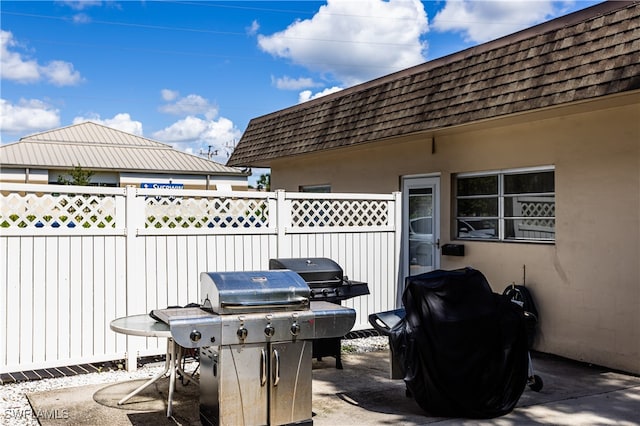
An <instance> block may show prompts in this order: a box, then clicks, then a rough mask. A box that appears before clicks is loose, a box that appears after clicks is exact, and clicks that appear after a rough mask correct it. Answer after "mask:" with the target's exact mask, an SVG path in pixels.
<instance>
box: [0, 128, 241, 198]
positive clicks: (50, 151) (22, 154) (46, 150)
mask: <svg viewBox="0 0 640 426" xmlns="http://www.w3.org/2000/svg"><path fill="white" fill-rule="evenodd" d="M78 166H79V167H81V168H82V170H86V171H91V172H94V175H93V176H92V178H91V183H92V184H94V185H100V186H120V187H124V186H128V185H133V186H137V187H153V186H154V185H159V186H165V187H174V188H184V189H220V190H232V189H233V190H246V189H247V187H248V186H247V179H248V175H249V174H248V173H246V172H243V171H242V170H240V169H237V168H234V167H227V166H225V165H222V164H220V163H216V162H215V161H210V160H207V159H205V158H201V157H198V156H196V155H191V154H187V153H186V152H181V151H178V150H176V149H173V148H172V147H171V146H169V145H167V144H164V143H160V142H156V141H153V140H151V139H147V138H144V137H141V136H136V135H133V134H130V133H126V132H122V131H120V130H116V129H112V128H109V127H105V126H102V125H100V124H96V123H92V122H85V123H81V124H74V125H72V126H68V127H62V128H59V129H54V130H49V131H47V132H42V133H37V134H35V135H31V136H26V137H23V138H21V139H20V140H19V141H18V142H15V143H11V144H7V145H2V146H0V168H1V170H0V182H13V183H40V184H42V183H44V184H47V183H49V184H55V183H57V182H58V176H60V175H66V174H67V172H68V171H69V170H71V169H73V168H75V167H78Z"/></svg>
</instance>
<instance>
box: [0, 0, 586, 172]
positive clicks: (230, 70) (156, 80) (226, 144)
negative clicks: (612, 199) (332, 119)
mask: <svg viewBox="0 0 640 426" xmlns="http://www.w3.org/2000/svg"><path fill="white" fill-rule="evenodd" d="M596 3H598V1H586V0H585V1H548V0H534V1H517V0H505V1H498V0H494V1H471V0H456V1H450V0H446V1H445V0H442V1H423V2H420V1H418V0H387V1H382V0H330V1H328V2H324V1H323V2H317V1H303V2H300V1H279V2H273V1H253V2H249V1H224V2H223V1H215V2H208V1H194V0H191V1H88V0H87V1H52V2H51V1H47V2H45V1H40V2H31V1H4V0H3V1H2V3H1V4H0V8H1V21H0V28H1V30H2V33H1V36H2V46H1V49H2V50H1V52H0V59H1V68H0V71H1V73H2V80H1V87H0V88H1V96H0V97H1V101H0V102H1V103H0V107H1V110H0V112H1V118H0V120H1V121H0V130H1V132H0V137H1V138H2V139H1V142H2V143H8V142H14V141H17V140H18V139H19V138H21V137H23V136H26V135H29V134H33V133H37V132H40V131H44V130H50V129H53V128H57V127H61V126H68V125H71V124H74V123H78V122H82V121H86V120H92V121H95V122H98V123H102V124H105V125H107V126H111V127H114V128H118V129H121V130H124V131H127V132H130V133H134V134H138V135H142V136H145V137H148V138H151V139H155V140H158V141H162V142H166V143H169V144H171V145H173V146H174V147H175V148H176V149H180V150H185V151H187V152H191V153H194V154H199V153H200V151H208V147H209V146H210V145H211V146H212V149H213V150H217V152H218V155H216V156H214V157H213V158H212V159H214V160H216V161H219V162H221V163H224V162H226V159H227V155H228V153H229V151H230V149H232V148H231V147H232V146H233V144H234V143H236V142H237V141H238V140H239V139H240V137H241V135H242V132H243V131H244V130H245V129H246V126H247V124H248V123H249V120H250V119H251V118H254V117H258V116H261V115H264V114H267V113H270V112H274V111H277V110H280V109H283V108H286V107H289V106H292V105H295V104H298V103H299V102H303V101H305V100H308V99H311V98H313V97H316V96H320V95H322V94H326V93H330V92H333V91H336V90H340V89H343V88H346V87H349V86H352V85H354V84H358V83H361V82H364V81H368V80H370V79H373V78H376V77H379V76H382V75H386V74H389V73H391V72H395V71H399V70H401V69H404V68H408V67H410V66H412V65H416V64H419V63H422V62H426V61H429V60H432V59H436V58H438V57H441V56H445V55H447V54H450V53H454V52H457V51H459V50H462V49H465V48H468V47H471V46H473V45H476V44H478V43H482V42H484V41H488V40H492V39H495V38H498V37H501V36H503V35H507V34H510V33H512V32H515V31H518V30H520V29H524V28H527V27H530V26H532V25H535V24H537V23H540V22H544V21H547V20H549V19H552V18H554V17H557V16H561V15H565V14H567V13H570V12H572V11H575V10H579V9H583V8H586V7H589V6H591V5H593V4H596Z"/></svg>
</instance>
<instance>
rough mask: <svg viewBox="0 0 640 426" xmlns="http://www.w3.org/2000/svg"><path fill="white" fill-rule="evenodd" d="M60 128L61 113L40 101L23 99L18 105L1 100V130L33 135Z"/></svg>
mask: <svg viewBox="0 0 640 426" xmlns="http://www.w3.org/2000/svg"><path fill="white" fill-rule="evenodd" d="M58 126H60V111H59V110H57V109H55V108H53V107H51V106H50V105H48V104H46V103H45V102H42V101H40V100H38V99H21V100H20V102H18V104H17V105H14V104H11V102H9V101H7V100H6V99H0V130H1V131H2V132H3V133H5V132H6V133H12V134H16V133H33V132H37V131H40V130H47V129H51V128H54V127H58Z"/></svg>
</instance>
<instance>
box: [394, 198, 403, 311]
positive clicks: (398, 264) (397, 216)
mask: <svg viewBox="0 0 640 426" xmlns="http://www.w3.org/2000/svg"><path fill="white" fill-rule="evenodd" d="M392 211H393V227H394V236H395V241H394V242H395V244H394V246H395V253H394V262H393V263H394V265H395V269H396V270H395V276H396V277H397V279H396V291H395V294H396V300H395V306H396V308H399V307H401V306H402V293H403V291H404V281H403V277H402V275H403V273H404V271H403V270H402V269H403V268H404V265H403V264H402V255H403V254H402V253H403V251H402V192H394V193H393V210H392Z"/></svg>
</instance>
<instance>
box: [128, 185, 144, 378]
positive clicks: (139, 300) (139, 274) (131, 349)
mask: <svg viewBox="0 0 640 426" xmlns="http://www.w3.org/2000/svg"><path fill="white" fill-rule="evenodd" d="M126 205H127V207H126V229H125V234H126V253H127V254H126V259H127V266H126V271H127V275H126V280H127V282H126V300H125V303H126V313H127V315H135V314H141V313H144V312H145V311H146V306H145V302H144V301H145V283H144V273H143V271H142V270H141V269H140V268H141V267H143V265H144V262H142V261H141V259H140V256H141V253H143V251H142V248H141V247H139V245H140V240H139V239H138V229H141V228H143V227H144V223H145V217H144V215H145V203H144V199H143V198H139V197H138V196H137V189H136V187H134V186H127V189H126ZM143 343H144V338H142V337H135V336H127V359H126V368H127V371H135V370H136V368H137V364H138V351H139V350H140V347H141V346H142V345H143Z"/></svg>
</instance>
